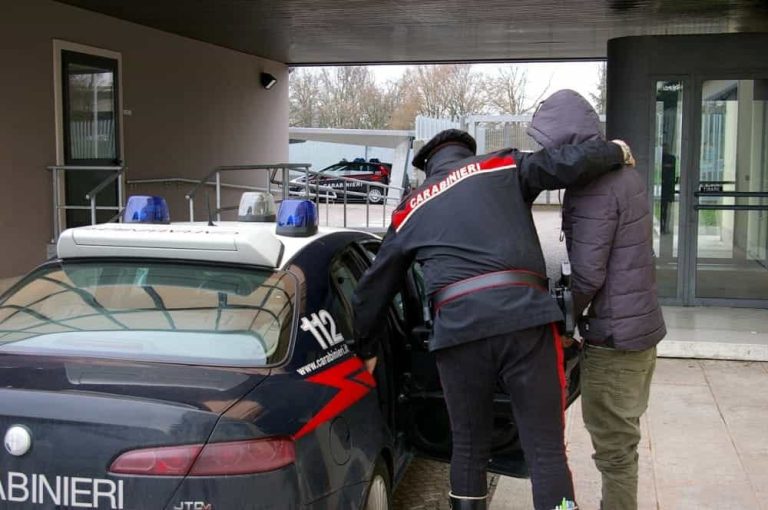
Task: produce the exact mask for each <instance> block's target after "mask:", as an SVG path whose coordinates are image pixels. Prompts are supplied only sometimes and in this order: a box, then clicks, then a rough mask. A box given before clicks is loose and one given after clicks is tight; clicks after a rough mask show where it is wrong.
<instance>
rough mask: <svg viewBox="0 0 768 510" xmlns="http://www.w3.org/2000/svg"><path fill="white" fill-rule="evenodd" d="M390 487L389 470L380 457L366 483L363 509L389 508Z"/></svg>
mask: <svg viewBox="0 0 768 510" xmlns="http://www.w3.org/2000/svg"><path fill="white" fill-rule="evenodd" d="M391 508H392V487H391V482H390V480H389V471H388V470H387V466H386V464H385V463H384V462H383V460H382V459H379V460H378V462H376V467H375V468H374V469H373V477H372V478H371V483H370V484H368V492H367V494H366V496H365V507H364V509H365V510H391Z"/></svg>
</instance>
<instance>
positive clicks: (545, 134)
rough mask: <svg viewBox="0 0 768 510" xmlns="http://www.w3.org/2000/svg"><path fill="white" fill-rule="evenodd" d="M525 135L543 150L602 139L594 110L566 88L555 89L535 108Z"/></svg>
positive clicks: (574, 92)
mask: <svg viewBox="0 0 768 510" xmlns="http://www.w3.org/2000/svg"><path fill="white" fill-rule="evenodd" d="M527 133H528V135H529V136H530V137H531V138H533V139H534V140H536V141H537V142H538V143H539V145H541V146H542V147H544V148H545V149H552V148H556V147H560V146H561V145H566V144H579V143H582V142H586V141H588V140H596V139H600V138H602V136H603V133H602V129H601V128H600V117H599V116H598V115H597V112H596V111H595V109H594V108H592V105H591V104H589V101H587V100H586V99H584V97H583V96H581V95H580V94H579V93H578V92H576V91H573V90H569V89H564V90H558V91H557V92H555V93H554V94H552V95H551V96H549V97H548V98H547V99H545V100H544V101H543V102H542V103H541V104H540V105H539V108H538V109H537V110H536V113H534V114H533V119H532V120H531V125H530V126H529V127H528V129H527Z"/></svg>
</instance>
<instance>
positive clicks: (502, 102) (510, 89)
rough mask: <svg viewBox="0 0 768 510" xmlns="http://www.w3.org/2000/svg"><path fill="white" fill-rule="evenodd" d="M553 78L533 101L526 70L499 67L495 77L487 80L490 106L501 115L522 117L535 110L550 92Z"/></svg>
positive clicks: (508, 66)
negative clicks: (529, 96) (530, 95)
mask: <svg viewBox="0 0 768 510" xmlns="http://www.w3.org/2000/svg"><path fill="white" fill-rule="evenodd" d="M551 84H552V76H551V75H550V77H549V82H548V83H547V86H546V87H544V88H543V89H542V90H541V91H540V92H539V93H538V94H537V95H536V96H535V97H534V99H533V100H530V99H529V98H528V92H529V91H528V89H529V87H528V74H527V73H526V71H525V69H523V68H521V67H519V66H516V65H514V64H511V65H502V66H499V68H498V70H497V71H496V75H495V76H491V77H489V78H487V79H486V80H485V83H484V89H485V97H486V101H487V103H488V106H489V107H490V108H491V109H492V110H493V111H494V112H495V113H500V114H512V115H520V114H523V113H528V112H530V111H531V110H534V109H535V108H536V106H537V105H538V104H539V102H540V101H541V100H542V98H543V97H544V96H545V95H546V94H547V92H549V87H550V85H551Z"/></svg>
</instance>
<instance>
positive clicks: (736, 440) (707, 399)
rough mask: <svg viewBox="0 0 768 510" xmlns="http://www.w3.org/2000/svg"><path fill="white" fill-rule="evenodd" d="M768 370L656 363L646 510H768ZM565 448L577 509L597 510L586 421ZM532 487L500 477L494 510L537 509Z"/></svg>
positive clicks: (647, 429) (573, 415)
mask: <svg viewBox="0 0 768 510" xmlns="http://www.w3.org/2000/svg"><path fill="white" fill-rule="evenodd" d="M766 386H768V363H753V362H734V361H707V360H676V359H659V360H658V365H657V370H656V374H655V377H654V381H653V385H652V388H651V400H650V404H649V409H648V412H647V413H646V414H645V416H644V417H643V419H642V422H641V425H642V433H643V439H642V441H641V443H640V447H639V454H640V484H639V491H638V492H639V498H638V499H639V505H640V509H641V510H651V509H661V510H678V509H697V510H700V509H701V510H704V509H712V510H715V509H717V510H754V509H760V510H768V427H767V426H766V424H767V423H768V392H766V391H764V388H766ZM567 420H568V421H567V429H566V441H567V449H568V455H569V462H570V465H571V470H572V471H573V475H574V482H575V485H576V494H577V497H578V500H579V505H580V508H582V509H583V510H595V509H597V508H599V501H600V475H599V473H598V471H597V470H596V469H595V467H594V464H593V462H592V459H591V454H592V445H591V443H590V440H589V435H588V433H587V432H586V429H585V428H584V423H583V421H582V419H581V407H580V400H579V401H577V402H576V403H574V405H573V406H572V407H571V408H570V409H569V411H568V417H567ZM532 508H533V506H532V504H531V494H530V482H529V481H528V480H517V479H512V478H506V477H502V478H501V480H500V481H499V483H498V486H497V488H496V494H495V497H494V500H493V501H492V503H491V510H501V509H510V510H527V509H532Z"/></svg>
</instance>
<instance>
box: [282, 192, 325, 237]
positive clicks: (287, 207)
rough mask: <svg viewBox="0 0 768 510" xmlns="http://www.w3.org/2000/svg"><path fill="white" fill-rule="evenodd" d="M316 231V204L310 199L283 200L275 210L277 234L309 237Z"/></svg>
mask: <svg viewBox="0 0 768 510" xmlns="http://www.w3.org/2000/svg"><path fill="white" fill-rule="evenodd" d="M316 233H317V205H315V203H314V202H312V201H311V200H283V201H282V203H281V204H280V210H279V211H278V212H277V235H279V236H288V237H309V236H311V235H315V234H316Z"/></svg>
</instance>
